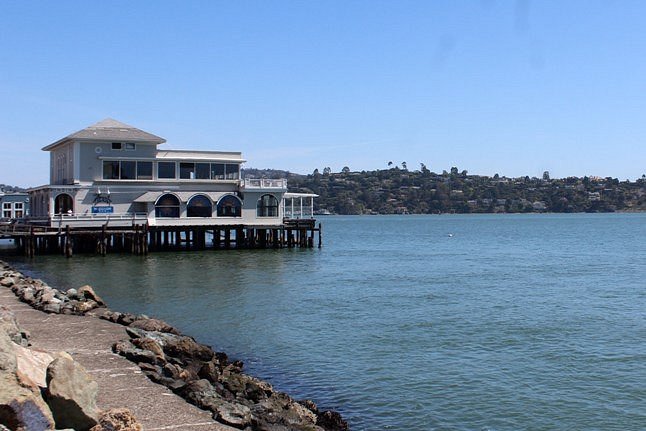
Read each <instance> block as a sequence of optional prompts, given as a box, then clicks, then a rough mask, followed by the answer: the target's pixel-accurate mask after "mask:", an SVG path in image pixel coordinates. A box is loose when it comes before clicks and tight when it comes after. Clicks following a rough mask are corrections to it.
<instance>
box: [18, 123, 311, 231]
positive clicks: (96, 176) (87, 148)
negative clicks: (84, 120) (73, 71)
mask: <svg viewBox="0 0 646 431" xmlns="http://www.w3.org/2000/svg"><path fill="white" fill-rule="evenodd" d="M165 142H166V140H165V139H164V138H161V137H159V136H156V135H154V134H151V133H148V132H145V131H143V130H140V129H138V128H136V127H133V126H129V125H127V124H124V123H121V122H119V121H116V120H113V119H106V120H103V121H100V122H98V123H96V124H94V125H92V126H89V127H86V128H85V129H82V130H80V131H78V132H75V133H72V134H70V135H68V136H65V137H64V138H62V139H59V140H57V141H55V142H53V143H52V144H50V145H47V146H45V147H44V148H43V150H44V151H47V152H49V153H50V183H49V184H47V185H44V186H41V187H36V188H32V189H30V190H29V197H30V203H31V219H32V221H33V222H34V223H38V222H40V223H42V224H48V225H50V226H57V225H58V226H60V225H65V226H71V227H72V228H74V227H97V226H103V225H105V224H106V223H109V226H111V227H114V226H129V225H135V224H141V225H143V224H146V225H148V226H189V227H190V226H202V227H204V226H206V227H208V226H234V225H235V226H246V227H262V228H272V227H278V226H281V225H282V224H283V218H284V217H285V215H286V212H285V203H284V197H285V193H286V192H287V181H286V180H285V179H271V180H269V179H245V180H242V179H241V178H240V166H241V165H242V163H244V162H245V160H244V159H243V157H242V154H241V153H240V152H232V151H192V150H165V149H161V148H159V147H160V145H161V144H163V143H165ZM314 197H315V195H298V194H290V195H288V199H289V200H290V204H289V211H288V212H287V215H288V216H293V217H295V216H296V214H297V215H298V218H306V217H309V218H311V217H312V215H313V214H312V213H313V211H312V210H313V205H312V201H313V199H314ZM303 199H305V200H306V203H305V205H304V204H303ZM296 202H298V203H297V204H295V203H296ZM297 209H298V210H297Z"/></svg>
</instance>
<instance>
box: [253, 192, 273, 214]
mask: <svg viewBox="0 0 646 431" xmlns="http://www.w3.org/2000/svg"><path fill="white" fill-rule="evenodd" d="M256 214H257V216H258V217H278V199H276V197H275V196H272V195H262V196H261V197H260V199H258V204H257V205H256Z"/></svg>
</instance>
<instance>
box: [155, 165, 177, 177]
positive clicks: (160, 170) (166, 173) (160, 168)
mask: <svg viewBox="0 0 646 431" xmlns="http://www.w3.org/2000/svg"><path fill="white" fill-rule="evenodd" d="M175 177H176V175H175V162H157V178H162V179H175Z"/></svg>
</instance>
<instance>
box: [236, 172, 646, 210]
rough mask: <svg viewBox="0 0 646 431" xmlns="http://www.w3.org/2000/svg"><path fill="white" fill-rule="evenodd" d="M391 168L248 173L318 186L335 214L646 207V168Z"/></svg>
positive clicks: (321, 206)
mask: <svg viewBox="0 0 646 431" xmlns="http://www.w3.org/2000/svg"><path fill="white" fill-rule="evenodd" d="M389 166H392V167H390V168H389V169H385V170H375V171H362V172H352V171H350V169H349V168H348V167H344V168H343V170H342V171H341V172H339V173H332V172H331V170H330V168H324V169H323V172H322V173H321V172H319V170H318V169H316V170H315V171H314V172H313V173H312V174H310V175H298V174H290V173H289V172H286V171H273V170H269V169H266V170H262V171H258V170H249V169H247V170H245V171H244V175H245V176H247V177H251V176H261V177H266V178H288V179H289V183H288V185H289V191H290V192H302V193H316V194H317V195H319V198H317V199H316V200H315V204H314V205H315V210H316V211H318V212H319V213H328V212H329V213H331V214H437V213H498V212H510V213H519V212H612V211H646V175H642V177H641V178H640V179H638V180H637V181H634V182H631V181H628V180H626V181H619V180H618V179H616V178H611V177H607V178H599V177H583V178H578V177H568V178H562V179H553V178H550V175H549V172H545V173H543V175H542V178H536V177H532V178H530V177H528V176H526V177H520V178H507V177H505V176H500V175H498V174H496V175H494V176H493V177H488V176H480V175H468V172H467V171H466V170H463V171H459V170H458V168H456V167H453V168H451V170H450V171H449V172H447V171H444V172H443V173H441V174H437V173H435V172H431V171H429V170H428V169H427V167H426V166H425V165H424V164H421V165H420V169H419V170H415V171H409V170H408V169H406V165H404V164H402V168H400V167H398V166H393V165H392V162H390V163H389Z"/></svg>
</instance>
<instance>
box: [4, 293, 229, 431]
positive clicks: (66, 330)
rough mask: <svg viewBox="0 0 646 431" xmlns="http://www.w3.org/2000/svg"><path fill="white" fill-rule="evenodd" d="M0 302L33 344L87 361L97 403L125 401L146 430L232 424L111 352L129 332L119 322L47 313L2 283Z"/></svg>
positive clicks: (225, 430) (192, 430)
mask: <svg viewBox="0 0 646 431" xmlns="http://www.w3.org/2000/svg"><path fill="white" fill-rule="evenodd" d="M0 305H4V306H6V307H8V308H9V309H11V310H12V311H13V312H14V313H15V315H16V319H17V320H18V324H19V325H20V327H21V328H22V329H25V330H27V331H29V332H30V333H31V338H30V341H31V343H32V345H33V347H35V348H38V349H43V350H46V351H50V352H57V351H61V350H64V351H66V352H68V353H69V354H71V355H72V357H73V358H74V359H75V360H76V361H78V362H79V363H80V364H81V365H83V366H84V367H85V369H86V370H87V371H88V372H89V373H90V375H92V377H93V378H94V379H95V380H96V382H97V383H98V385H99V393H98V398H97V405H98V407H99V408H100V409H110V408H119V407H127V408H129V409H130V410H131V411H132V412H133V413H134V415H135V416H136V417H137V419H138V420H139V422H140V423H141V424H142V426H143V427H144V429H145V430H146V431H161V430H186V431H207V430H213V431H234V430H235V428H231V427H228V426H225V425H222V424H220V423H217V422H215V421H214V420H213V419H212V418H211V414H210V413H208V412H206V411H203V410H200V409H198V408H197V407H195V406H193V405H191V404H188V403H187V402H186V401H184V400H183V399H182V398H180V397H178V396H177V395H175V394H173V393H172V392H171V391H170V390H168V389H167V388H165V387H164V386H161V385H158V384H155V383H153V382H151V381H150V380H148V378H147V377H145V376H144V375H143V374H142V373H141V370H140V369H139V367H137V366H136V365H135V364H134V363H132V362H130V361H128V360H127V359H125V358H123V357H121V356H118V355H116V354H114V353H112V351H111V348H112V344H113V343H114V342H116V341H118V340H122V339H126V338H128V336H127V334H126V331H125V329H124V327H123V326H121V325H118V324H115V323H111V322H108V321H105V320H100V319H98V318H94V317H90V316H71V315H60V314H47V313H44V312H42V311H39V310H35V309H33V308H31V307H30V306H29V305H27V304H25V303H23V302H20V301H19V300H18V298H17V297H16V296H15V295H14V294H13V292H12V291H11V290H10V289H8V288H4V287H0Z"/></svg>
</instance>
